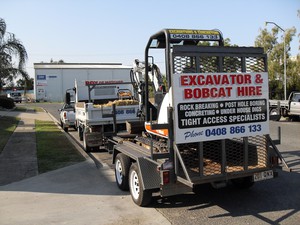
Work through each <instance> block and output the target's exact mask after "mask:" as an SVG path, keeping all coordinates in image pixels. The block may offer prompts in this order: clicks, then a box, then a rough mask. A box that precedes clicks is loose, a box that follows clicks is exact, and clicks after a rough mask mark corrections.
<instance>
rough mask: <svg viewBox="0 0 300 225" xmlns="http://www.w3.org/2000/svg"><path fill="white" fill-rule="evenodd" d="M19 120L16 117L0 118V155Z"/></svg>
mask: <svg viewBox="0 0 300 225" xmlns="http://www.w3.org/2000/svg"><path fill="white" fill-rule="evenodd" d="M19 120H20V119H19V118H16V117H8V116H3V117H0V153H1V152H2V151H3V149H4V147H5V145H6V143H7V141H8V139H9V137H10V135H12V133H13V132H14V130H15V129H16V127H17V124H18V122H19Z"/></svg>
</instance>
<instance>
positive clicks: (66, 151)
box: [35, 120, 85, 173]
mask: <svg viewBox="0 0 300 225" xmlns="http://www.w3.org/2000/svg"><path fill="white" fill-rule="evenodd" d="M35 126H36V140H37V158H38V169H39V173H45V172H47V171H51V170H55V169H59V168H62V167H65V166H69V165H72V164H75V163H78V162H82V161H84V160H85V158H84V157H83V156H82V155H81V154H80V153H79V152H78V151H77V149H76V148H75V147H74V146H73V145H72V144H71V143H70V141H69V140H68V139H67V137H66V136H65V134H64V133H63V132H61V131H60V130H59V129H58V127H57V126H56V125H55V124H54V123H53V122H52V121H40V120H36V122H35Z"/></svg>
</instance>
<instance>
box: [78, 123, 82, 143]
mask: <svg viewBox="0 0 300 225" xmlns="http://www.w3.org/2000/svg"><path fill="white" fill-rule="evenodd" d="M77 131H78V136H79V140H80V141H83V131H82V127H80V126H79V127H78V129H77Z"/></svg>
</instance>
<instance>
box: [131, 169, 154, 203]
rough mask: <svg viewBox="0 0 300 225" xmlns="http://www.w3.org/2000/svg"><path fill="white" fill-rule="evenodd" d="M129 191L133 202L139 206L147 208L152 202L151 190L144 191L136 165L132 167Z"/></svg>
mask: <svg viewBox="0 0 300 225" xmlns="http://www.w3.org/2000/svg"><path fill="white" fill-rule="evenodd" d="M129 190H130V194H131V198H132V200H133V201H134V203H135V204H137V205H138V206H147V205H148V204H149V203H150V202H151V200H152V192H151V190H143V187H142V179H141V173H140V171H139V168H138V166H137V164H136V163H133V164H132V165H131V167H130V171H129Z"/></svg>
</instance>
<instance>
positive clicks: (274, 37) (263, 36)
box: [255, 27, 300, 99]
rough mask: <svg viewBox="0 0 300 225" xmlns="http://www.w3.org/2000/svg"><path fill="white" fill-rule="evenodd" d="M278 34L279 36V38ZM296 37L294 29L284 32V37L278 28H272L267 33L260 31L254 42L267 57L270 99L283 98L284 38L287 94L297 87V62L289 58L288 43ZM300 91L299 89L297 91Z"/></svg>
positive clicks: (265, 29) (265, 30) (263, 30)
mask: <svg viewBox="0 0 300 225" xmlns="http://www.w3.org/2000/svg"><path fill="white" fill-rule="evenodd" d="M279 34H281V36H280V37H279ZM295 35H296V28H295V27H293V28H289V29H286V30H285V35H284V33H283V32H281V31H280V30H279V29H278V27H273V28H272V30H271V31H270V32H269V31H268V30H267V28H264V29H260V34H259V35H258V36H257V38H256V40H255V46H257V47H262V48H264V51H265V52H266V53H267V55H268V72H269V80H270V81H269V89H270V97H271V98H277V99H280V98H283V93H284V91H283V88H284V87H283V79H284V77H283V76H284V54H283V53H284V38H285V44H286V46H285V49H286V65H287V71H286V76H287V94H289V93H290V92H291V91H292V90H294V89H295V88H300V87H298V86H299V70H298V71H297V70H296V67H298V68H299V66H297V64H299V60H298V62H294V61H292V60H291V58H290V53H289V52H290V43H291V41H292V39H293V37H294V36H295ZM298 90H300V89H298Z"/></svg>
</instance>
